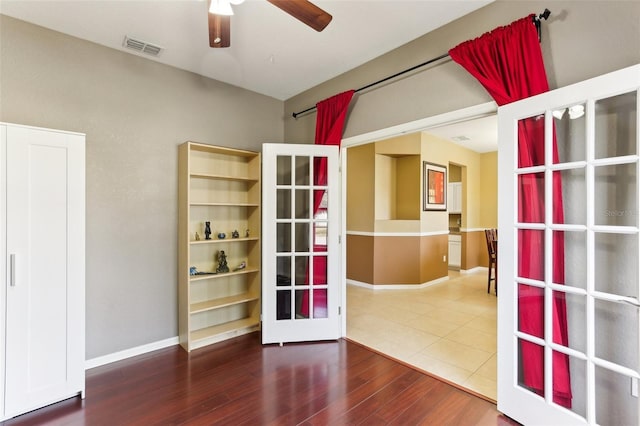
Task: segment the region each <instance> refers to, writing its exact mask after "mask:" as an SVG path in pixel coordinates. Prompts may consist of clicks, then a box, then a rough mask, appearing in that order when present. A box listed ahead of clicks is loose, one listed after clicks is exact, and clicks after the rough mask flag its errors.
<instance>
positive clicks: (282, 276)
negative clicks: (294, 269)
mask: <svg viewBox="0 0 640 426" xmlns="http://www.w3.org/2000/svg"><path fill="white" fill-rule="evenodd" d="M276 279H277V282H276V285H277V286H290V285H291V258H290V257H288V256H278V257H276Z"/></svg>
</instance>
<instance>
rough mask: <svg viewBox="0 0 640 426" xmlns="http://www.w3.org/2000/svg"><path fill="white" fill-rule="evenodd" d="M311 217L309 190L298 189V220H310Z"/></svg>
mask: <svg viewBox="0 0 640 426" xmlns="http://www.w3.org/2000/svg"><path fill="white" fill-rule="evenodd" d="M310 217H311V208H310V207H309V190H308V189H296V219H309V218H310Z"/></svg>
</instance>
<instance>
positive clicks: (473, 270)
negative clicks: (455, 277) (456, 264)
mask: <svg viewBox="0 0 640 426" xmlns="http://www.w3.org/2000/svg"><path fill="white" fill-rule="evenodd" d="M487 269H488V268H487V267H486V266H476V267H475V268H471V269H461V270H460V273H461V274H475V273H476V272H487Z"/></svg>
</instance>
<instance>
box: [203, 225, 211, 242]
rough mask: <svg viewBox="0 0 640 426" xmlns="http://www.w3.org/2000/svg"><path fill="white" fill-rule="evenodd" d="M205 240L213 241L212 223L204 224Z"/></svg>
mask: <svg viewBox="0 0 640 426" xmlns="http://www.w3.org/2000/svg"><path fill="white" fill-rule="evenodd" d="M204 239H205V240H210V239H211V222H205V223H204Z"/></svg>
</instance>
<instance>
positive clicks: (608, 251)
mask: <svg viewBox="0 0 640 426" xmlns="http://www.w3.org/2000/svg"><path fill="white" fill-rule="evenodd" d="M639 87H640V65H637V66H634V67H630V68H626V69H623V70H620V71H617V72H614V73H611V74H607V75H604V76H601V77H597V78H594V79H591V80H588V81H585V82H582V83H578V84H575V85H572V86H568V87H565V88H561V89H558V90H554V91H552V92H548V93H545V94H542V95H539V96H535V97H532V98H529V99H525V100H523V101H520V102H516V103H513V104H510V105H506V106H504V107H501V108H499V110H498V128H499V133H498V135H499V138H498V140H499V150H498V163H499V168H498V178H499V179H498V181H499V186H500V188H499V192H500V197H499V202H498V205H499V208H498V213H499V218H498V219H499V220H498V224H499V249H498V253H499V255H500V263H499V274H498V275H499V276H500V297H499V300H498V409H499V410H500V411H501V412H503V413H505V414H506V415H508V416H509V417H512V418H513V419H515V420H517V421H518V422H520V423H523V424H526V425H535V424H541V425H572V424H590V425H594V424H602V425H614V424H616V425H637V424H639V423H640V414H639V413H640V402H639V399H638V379H639V378H640V334H639V330H640V315H639V312H640V309H639V308H640V303H639V299H640V286H639V282H640V274H639V268H638V265H639V264H640V251H639V246H640V234H639V217H640V204H639V203H640V196H639V168H640V162H639V159H640V157H639V155H640V137H639V135H640V119H639V111H640V107H639V105H640V95H639V90H638V89H639ZM519 126H520V131H519ZM523 126H524V127H527V126H542V132H541V133H540V135H541V137H540V139H539V140H537V141H536V143H542V142H543V141H544V154H543V155H542V158H540V159H539V161H533V162H531V161H528V160H527V161H523V150H524V151H525V152H524V154H525V155H524V157H526V156H529V155H528V154H529V153H527V152H526V150H527V148H526V147H525V141H524V139H526V138H525V137H524V136H523V134H522V128H523ZM554 134H555V139H556V141H557V155H555V153H554V151H555V149H554ZM523 164H524V165H523ZM560 181H561V185H558V183H559V182H560ZM560 188H561V189H560ZM558 192H561V196H560V194H558ZM532 194H537V195H536V196H537V197H539V200H540V201H539V202H540V204H539V205H538V210H539V211H540V212H541V213H540V215H539V216H538V217H537V218H533V219H532V215H531V214H529V213H530V211H528V210H527V209H530V208H531V204H530V199H531V197H532ZM562 205H563V212H564V218H563V219H562V220H559V219H558V216H557V215H556V214H555V212H557V211H558V209H562ZM533 216H535V215H533ZM523 218H525V219H523ZM559 240H563V244H564V250H558V246H556V243H557V242H558V241H559ZM523 242H526V244H523ZM536 246H539V250H536ZM537 263H539V267H540V268H539V274H537V275H536V276H533V274H530V273H529V272H525V271H530V270H531V269H530V266H531V264H537ZM562 263H564V268H562ZM562 269H563V270H564V278H559V277H561V276H562V273H559V272H558V270H562ZM561 281H564V282H561ZM565 313H566V314H565ZM565 317H566V325H565ZM532 322H533V323H536V324H537V325H536V326H535V327H531V323H532ZM532 353H537V354H538V357H537V358H536V356H533V357H531V354H532ZM567 366H568V367H567ZM563 372H568V374H564V373H563ZM535 383H538V384H539V386H537V385H535ZM566 384H569V385H570V393H571V397H570V399H569V403H561V402H560V400H559V399H558V393H555V395H554V391H555V390H556V388H557V389H558V390H560V389H561V388H562V387H563V385H566Z"/></svg>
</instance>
